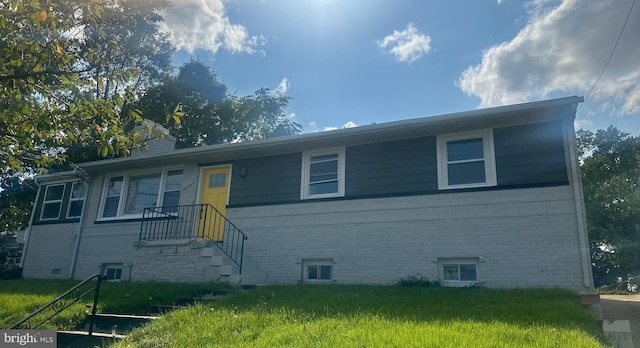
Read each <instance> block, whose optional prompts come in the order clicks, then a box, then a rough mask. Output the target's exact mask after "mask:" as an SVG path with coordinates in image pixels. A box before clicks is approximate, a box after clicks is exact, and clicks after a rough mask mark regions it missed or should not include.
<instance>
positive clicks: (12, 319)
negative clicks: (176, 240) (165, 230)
mask: <svg viewBox="0 0 640 348" xmlns="http://www.w3.org/2000/svg"><path fill="white" fill-rule="evenodd" d="M78 283H79V281H78V280H0V304H1V305H0V328H8V327H11V326H12V325H13V324H15V323H16V322H18V321H19V320H21V319H22V318H24V317H25V316H27V315H28V314H30V313H31V312H33V311H34V310H36V309H38V308H39V307H41V306H43V305H45V304H47V303H48V302H49V301H51V300H53V299H54V298H56V297H57V296H59V295H61V294H62V293H64V292H65V291H67V290H68V289H70V288H72V287H73V286H75V285H76V284H78ZM230 291H233V289H232V288H231V287H230V286H229V285H226V284H219V283H214V284H206V283H205V284H185V283H182V284H177V283H153V282H149V283H130V282H107V283H103V284H102V288H101V290H100V301H99V304H98V312H99V313H120V314H125V313H126V314H146V313H149V310H150V307H151V305H152V304H153V305H158V304H163V305H172V304H183V303H184V302H185V301H186V300H188V299H192V298H196V297H200V296H202V295H203V294H205V293H210V292H230ZM92 301H93V295H92V294H90V295H88V296H87V297H85V298H84V299H82V300H80V301H79V302H78V303H76V304H75V305H73V306H72V307H70V308H68V309H66V310H65V311H63V312H62V313H60V314H59V315H58V316H56V317H54V318H53V319H52V320H51V321H50V322H48V323H45V324H44V325H43V328H64V329H71V328H73V327H74V326H75V325H76V324H77V323H79V322H81V321H82V320H83V319H84V316H85V315H84V313H85V310H86V307H85V305H86V304H90V303H92Z"/></svg>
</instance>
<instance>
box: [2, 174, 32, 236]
mask: <svg viewBox="0 0 640 348" xmlns="http://www.w3.org/2000/svg"><path fill="white" fill-rule="evenodd" d="M0 189H1V191H0V232H6V231H11V232H16V231H20V230H22V229H25V228H26V227H27V224H28V223H29V216H30V215H31V208H32V207H33V201H34V200H35V199H36V193H37V191H38V187H37V185H36V184H35V183H34V182H33V179H30V178H20V177H17V176H13V177H11V178H7V179H5V180H4V181H3V182H2V184H1V185H0Z"/></svg>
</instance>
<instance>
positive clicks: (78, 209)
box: [67, 182, 87, 218]
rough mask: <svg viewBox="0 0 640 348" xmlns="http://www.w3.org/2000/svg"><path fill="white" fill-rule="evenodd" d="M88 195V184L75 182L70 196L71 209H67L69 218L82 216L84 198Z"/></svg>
mask: <svg viewBox="0 0 640 348" xmlns="http://www.w3.org/2000/svg"><path fill="white" fill-rule="evenodd" d="M86 194H87V184H86V183H84V182H74V183H73V185H72V186H71V195H70V196H69V207H68V208H67V218H77V217H80V215H82V207H83V206H84V197H85V195H86Z"/></svg>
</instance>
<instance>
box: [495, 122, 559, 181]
mask: <svg viewBox="0 0 640 348" xmlns="http://www.w3.org/2000/svg"><path fill="white" fill-rule="evenodd" d="M493 139H494V145H495V151H496V173H497V176H498V186H511V185H536V184H549V183H566V182H568V177H567V166H566V163H565V155H564V144H563V135H562V127H561V124H560V121H557V122H546V123H537V124H528V125H521V126H513V127H504V128H496V129H494V130H493Z"/></svg>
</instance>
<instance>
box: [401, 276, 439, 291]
mask: <svg viewBox="0 0 640 348" xmlns="http://www.w3.org/2000/svg"><path fill="white" fill-rule="evenodd" d="M394 284H395V285H398V286H405V287H422V288H432V287H439V286H440V282H439V281H437V280H435V281H430V280H429V279H428V278H426V277H425V276H423V275H422V274H420V273H418V274H414V275H410V276H406V277H404V278H400V279H398V280H396V281H395V282H394Z"/></svg>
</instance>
